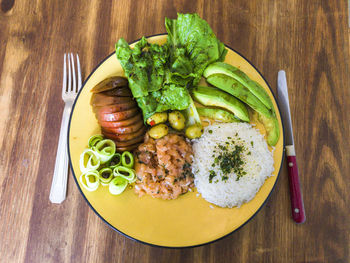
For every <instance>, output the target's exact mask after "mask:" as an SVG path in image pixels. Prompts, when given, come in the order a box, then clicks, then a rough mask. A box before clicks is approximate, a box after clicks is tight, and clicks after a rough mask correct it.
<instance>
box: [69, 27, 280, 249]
mask: <svg viewBox="0 0 350 263" xmlns="http://www.w3.org/2000/svg"><path fill="white" fill-rule="evenodd" d="M162 35H167V33H159V34H153V35H149V36H145V38H147V39H148V38H151V37H156V36H162ZM141 38H142V37H141ZM141 38H139V39H137V40H134V41H131V42H129V45H131V44H134V43H136V42H138V41H140V40H141ZM224 45H225V47H226V48H228V49H230V50H231V51H233V52H235V53H237V54H238V55H239V56H241V57H242V58H243V59H244V60H245V61H247V62H248V63H249V65H251V66H252V67H253V68H254V69H255V70H256V72H258V74H259V75H260V77H262V79H263V80H264V81H265V83H266V84H267V86H268V88H269V90H270V92H271V94H272V96H273V98H274V100H275V103H276V106H277V109H278V112H279V113H280V112H281V110H280V107H279V105H278V101H277V99H276V96H275V94H274V92H273V90H272V89H271V87H270V84H269V82H268V81H267V80H266V79H265V77H264V76H263V75H262V74H261V72H260V71H259V70H258V69H257V68H256V67H255V66H254V64H253V63H251V62H250V60H248V59H247V58H246V57H245V56H243V55H242V54H241V53H240V52H238V51H236V50H235V49H233V48H232V47H230V46H228V45H226V44H224ZM113 55H115V51H114V52H112V53H111V54H109V55H108V56H107V57H105V58H104V59H103V60H101V61H100V62H99V63H98V64H97V65H96V66H95V67H94V69H93V70H92V71H91V72H90V74H89V76H88V77H87V78H86V79H85V81H84V82H83V84H82V87H81V88H80V90H79V92H78V94H77V97H76V98H75V100H74V103H73V106H72V110H71V113H70V115H69V123H68V129H67V152H68V160H69V167H70V170H71V171H72V175H73V179H74V181H75V183H76V185H77V187H78V189H79V192H80V194H81V195H82V196H83V198H84V199H85V201H86V202H87V204H88V205H89V207H90V208H91V209H92V211H94V213H95V214H96V215H97V216H98V217H99V218H100V219H101V220H102V221H103V222H104V223H105V224H107V226H109V227H110V228H112V229H113V230H114V231H116V232H117V233H120V234H122V235H123V236H125V237H127V238H129V239H131V240H133V241H137V242H140V243H142V244H145V245H149V246H152V247H159V248H171V249H181V248H195V247H200V246H205V245H209V244H211V243H214V242H217V241H219V240H222V239H224V238H226V237H228V236H230V235H232V234H233V233H235V232H236V231H238V230H240V229H241V228H242V227H244V226H245V225H246V224H247V223H248V222H250V220H252V219H253V218H254V217H255V216H256V215H257V214H258V213H259V212H260V210H261V209H262V208H263V207H264V206H265V204H266V202H267V200H269V198H270V196H271V194H272V192H273V191H274V190H275V187H276V185H277V182H278V180H279V178H280V174H281V170H282V164H283V160H284V155H285V151H284V148H285V139H284V123H283V119H282V117H281V125H282V139H283V143H282V144H283V145H282V147H283V148H282V158H281V162H280V165H279V171H278V173H277V175H276V176H277V178H276V181H275V183H274V184H273V186H272V188H271V191H270V193H269V195H268V196H267V198H266V199H265V200H264V202H263V203H262V204H261V206H260V207H259V208H258V210H256V212H255V213H254V214H253V215H252V216H251V217H250V218H249V219H248V220H247V221H246V222H244V223H243V224H242V225H240V226H239V227H238V228H236V229H234V230H233V231H232V232H230V233H228V234H226V235H224V236H222V237H219V238H217V239H214V240H211V241H208V242H205V243H201V244H196V245H192V246H162V245H157V244H152V243H148V242H146V241H142V240H139V239H137V238H134V237H132V236H130V235H128V234H126V233H124V232H122V231H120V230H119V229H117V228H116V227H114V226H112V225H111V224H110V223H109V222H108V221H107V220H106V219H104V218H103V217H102V215H100V214H99V213H98V212H97V211H96V210H95V208H94V207H93V206H92V205H91V203H90V202H89V200H88V199H87V198H86V196H85V195H84V193H83V191H82V189H81V187H80V185H79V183H78V180H77V177H76V175H75V173H74V170H73V165H72V160H71V153H70V140H69V134H70V125H71V121H72V116H73V112H74V109H75V104H76V102H77V101H78V98H79V96H80V93H81V91H82V90H83V88H84V87H85V85H86V83H87V82H88V80H89V79H90V77H91V76H92V75H93V74H94V73H95V71H96V70H97V69H98V68H99V67H100V66H101V65H102V64H103V63H104V62H105V61H106V60H107V59H109V58H110V57H111V56H113Z"/></svg>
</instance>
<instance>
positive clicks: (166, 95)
mask: <svg viewBox="0 0 350 263" xmlns="http://www.w3.org/2000/svg"><path fill="white" fill-rule="evenodd" d="M165 27H166V30H167V32H168V38H167V42H166V43H165V44H164V45H158V44H150V43H149V42H148V41H147V39H146V38H144V37H143V38H142V39H141V40H140V41H139V42H138V43H137V44H136V45H135V47H134V48H133V49H131V48H130V47H129V45H128V43H127V42H126V41H125V40H124V39H123V38H121V39H120V40H119V41H118V43H117V44H116V55H117V58H118V60H119V61H120V63H121V65H122V67H123V69H124V73H125V75H126V76H127V78H128V80H129V86H130V89H131V91H132V94H133V96H134V98H135V99H136V101H137V103H138V106H139V107H140V109H141V110H142V113H143V117H144V120H145V121H146V120H147V119H148V118H149V117H150V116H152V115H153V114H154V113H156V112H164V111H167V110H185V109H187V108H188V107H189V106H190V103H191V97H190V94H189V92H188V87H189V86H195V85H197V84H198V82H199V80H200V79H201V77H202V74H203V71H204V70H205V68H206V67H207V65H209V64H210V63H213V62H215V61H223V60H224V58H225V55H226V53H227V50H226V49H225V46H224V44H223V43H221V42H220V41H219V40H218V39H217V38H216V36H215V34H214V33H213V31H212V29H211V28H210V26H209V25H208V23H207V22H206V21H205V20H203V19H201V18H200V17H199V16H198V14H178V18H177V19H168V18H166V19H165ZM194 110H195V109H194Z"/></svg>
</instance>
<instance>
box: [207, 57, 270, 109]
mask: <svg viewBox="0 0 350 263" xmlns="http://www.w3.org/2000/svg"><path fill="white" fill-rule="evenodd" d="M218 73H219V74H224V75H227V76H230V77H232V78H234V79H235V80H237V81H238V82H240V83H241V84H242V85H243V86H245V87H246V88H247V89H249V90H250V92H251V93H253V94H254V95H255V96H256V97H257V98H258V99H259V100H260V101H261V102H262V103H263V104H264V105H265V107H266V108H268V109H269V110H270V109H273V104H272V101H271V99H270V97H269V95H268V94H267V93H266V91H265V90H264V88H263V87H262V86H261V85H260V84H259V83H257V82H255V81H253V80H251V79H250V78H249V77H248V76H247V75H246V74H245V73H244V72H243V71H241V70H240V69H238V68H236V67H234V66H232V65H229V64H226V63H224V62H215V63H212V64H210V65H209V66H208V67H207V68H206V69H205V71H204V73H203V76H204V77H205V78H208V77H209V76H210V75H213V74H218Z"/></svg>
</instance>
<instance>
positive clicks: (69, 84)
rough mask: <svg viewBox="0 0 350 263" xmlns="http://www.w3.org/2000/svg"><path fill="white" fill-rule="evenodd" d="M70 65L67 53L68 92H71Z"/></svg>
mask: <svg viewBox="0 0 350 263" xmlns="http://www.w3.org/2000/svg"><path fill="white" fill-rule="evenodd" d="M70 64H71V62H70V54H69V53H68V92H71V90H72V70H71V65H70Z"/></svg>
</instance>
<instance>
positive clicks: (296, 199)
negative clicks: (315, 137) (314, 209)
mask: <svg viewBox="0 0 350 263" xmlns="http://www.w3.org/2000/svg"><path fill="white" fill-rule="evenodd" d="M286 155H287V165H288V178H289V190H290V198H291V205H292V216H293V219H294V221H295V222H296V223H298V224H300V223H304V222H305V219H306V217H305V210H304V202H303V196H302V193H301V187H300V182H299V175H298V166H297V160H296V158H295V150H294V146H293V145H288V146H286Z"/></svg>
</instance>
